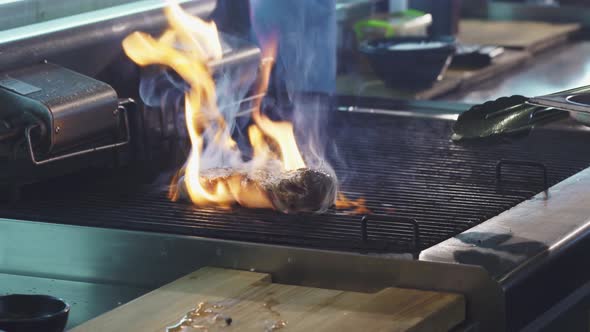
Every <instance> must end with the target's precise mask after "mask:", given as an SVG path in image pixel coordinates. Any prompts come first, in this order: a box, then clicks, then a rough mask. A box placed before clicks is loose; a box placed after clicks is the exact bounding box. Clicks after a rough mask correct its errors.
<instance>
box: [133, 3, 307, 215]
mask: <svg viewBox="0 0 590 332" xmlns="http://www.w3.org/2000/svg"><path fill="white" fill-rule="evenodd" d="M165 15H166V18H167V20H168V23H169V26H170V28H169V29H168V30H166V31H165V32H164V33H163V34H162V35H161V36H160V37H159V38H157V39H156V38H153V37H152V36H150V35H148V34H145V33H141V32H135V33H132V34H131V35H129V36H128V37H127V38H125V40H124V41H123V48H124V50H125V52H126V54H127V55H128V56H129V58H131V59H132V60H133V61H134V62H135V63H137V64H139V65H141V66H147V65H163V66H168V67H170V68H171V69H173V70H174V71H175V72H176V73H178V74H179V75H180V76H181V77H182V78H183V79H184V80H185V81H186V82H187V83H188V84H189V86H190V90H189V91H188V92H187V93H186V94H185V117H186V127H187V131H188V134H189V138H190V142H191V145H192V150H191V153H190V155H189V158H188V160H187V162H186V164H185V166H184V167H183V169H182V170H181V171H180V172H179V174H177V176H175V178H174V179H173V181H174V182H173V183H172V186H171V191H170V197H171V198H172V199H178V198H179V197H180V192H181V191H182V190H185V191H186V194H187V195H188V197H189V198H190V199H191V201H192V202H193V203H194V204H196V205H199V206H205V205H216V206H219V207H223V208H227V207H230V206H231V205H232V204H233V203H238V204H240V205H243V206H247V207H253V208H272V204H271V202H270V200H269V198H268V197H267V196H266V194H265V193H264V191H263V190H262V189H261V188H259V187H258V185H257V184H256V183H253V182H252V181H247V179H246V178H245V175H244V174H241V173H240V172H236V174H235V175H231V176H227V177H219V178H215V179H204V178H203V177H201V172H202V160H201V158H202V152H203V145H204V143H205V142H204V137H203V132H204V131H205V130H207V128H212V127H215V128H216V130H217V131H216V133H215V136H214V139H213V142H212V143H213V144H215V148H218V149H225V150H229V151H234V152H238V151H237V146H236V143H235V142H234V141H233V139H232V138H231V136H230V134H229V132H228V130H227V125H226V123H225V120H224V118H223V116H222V114H221V113H220V112H219V110H218V108H217V104H216V91H215V82H214V80H213V78H212V75H211V73H210V72H209V69H208V67H207V62H208V61H214V60H219V59H221V58H222V56H223V51H222V48H221V42H220V39H219V34H218V32H217V27H216V26H215V23H214V22H205V21H203V20H201V19H199V18H198V17H194V16H191V15H189V14H188V13H186V12H185V11H183V10H182V8H181V7H180V6H179V5H178V4H177V3H174V2H170V4H169V6H168V7H166V9H165ZM267 46H268V47H265V48H264V53H263V55H264V57H263V58H264V60H263V63H262V65H261V79H260V82H259V84H258V86H257V89H256V90H257V92H258V93H264V92H265V91H266V89H267V87H268V81H269V76H270V72H271V69H272V66H273V63H274V61H273V58H274V56H275V54H276V39H275V40H273V41H272V42H270V43H269V44H268V45H267ZM260 106H261V104H260V101H257V104H256V105H255V111H254V115H253V118H254V122H255V125H252V126H251V127H250V128H248V133H249V138H250V141H251V144H252V146H253V148H254V162H253V164H252V166H253V167H263V166H264V165H266V164H267V163H268V162H269V161H271V160H276V159H277V153H275V152H274V151H273V149H272V147H271V144H269V142H268V141H269V140H270V141H272V142H273V143H275V145H276V146H278V148H279V151H278V155H280V166H281V169H282V170H294V169H298V168H302V167H305V162H304V161H303V157H302V156H301V153H300V152H299V149H298V147H297V143H296V141H295V135H294V133H293V126H292V124H291V123H288V122H275V121H272V120H270V119H269V118H267V117H266V116H264V115H262V114H261V112H260ZM208 144H211V142H209V143H208ZM181 179H182V183H179V181H181Z"/></svg>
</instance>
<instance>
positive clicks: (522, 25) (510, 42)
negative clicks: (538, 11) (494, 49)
mask: <svg viewBox="0 0 590 332" xmlns="http://www.w3.org/2000/svg"><path fill="white" fill-rule="evenodd" d="M580 27H581V25H580V24H577V23H571V24H553V23H543V22H529V21H517V22H515V21H486V20H461V22H460V31H459V36H458V39H459V40H460V41H461V42H462V43H464V44H481V45H498V46H504V47H509V48H515V49H520V50H526V51H528V52H531V53H536V52H539V51H542V50H544V49H547V48H549V47H552V46H555V45H557V44H559V43H563V42H565V41H566V40H567V38H568V36H569V35H570V34H571V33H573V32H575V31H577V30H580Z"/></svg>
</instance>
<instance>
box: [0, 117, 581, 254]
mask: <svg viewBox="0 0 590 332" xmlns="http://www.w3.org/2000/svg"><path fill="white" fill-rule="evenodd" d="M451 127H452V122H451V121H446V120H435V119H424V118H411V117H398V116H388V115H377V114H358V113H354V114H353V113H345V112H338V114H337V115H336V116H335V119H334V121H333V123H332V128H334V130H333V134H332V137H333V138H334V139H335V143H336V146H337V149H336V150H337V152H338V153H337V155H338V158H335V156H336V154H335V153H332V154H331V159H333V160H334V162H333V166H334V168H335V170H336V172H337V174H338V176H339V178H340V179H341V180H342V181H343V184H342V191H343V192H344V193H345V194H346V195H347V196H349V197H351V198H355V197H359V196H363V197H364V198H365V199H366V200H367V206H368V208H369V209H371V210H372V211H373V212H374V213H375V214H378V215H383V216H387V215H389V216H393V217H394V218H391V219H390V218H369V219H368V225H367V227H366V228H365V229H364V233H365V234H363V227H362V223H361V216H350V215H344V214H342V213H340V212H337V211H329V213H327V214H324V215H296V216H292V215H281V214H278V213H275V212H271V211H260V210H247V209H242V208H236V209H234V210H232V211H219V210H215V209H203V208H196V207H194V206H191V205H189V204H185V203H174V202H170V201H169V200H168V199H167V198H166V193H165V191H164V190H163V189H162V186H160V187H154V186H143V185H142V186H139V185H129V184H124V185H121V183H124V182H125V181H123V180H122V179H121V178H117V177H116V176H117V175H115V176H113V175H112V174H111V175H108V176H106V177H101V176H99V175H92V176H90V175H88V174H85V175H84V174H83V175H78V176H70V177H67V178H62V179H59V180H56V181H53V182H51V183H46V184H43V185H37V186H36V187H34V191H32V192H31V193H30V194H29V195H28V197H26V199H24V200H22V201H20V202H17V203H15V204H13V205H11V206H5V207H0V216H2V217H8V218H16V219H26V220H36V221H44V222H54V223H66V224H76V225H89V226H100V227H111V228H122V229H133V230H144V231H155V232H168V233H176V234H186V235H198V236H205V237H214V238H223V239H232V240H244V241H256V242H262V243H271V244H284V245H295V246H303V247H312V248H324V249H336V250H349V251H364V250H369V251H375V252H414V251H415V248H414V244H413V241H414V226H413V225H412V224H411V223H404V222H400V221H399V220H403V219H405V220H416V221H417V224H418V226H419V230H420V234H419V240H420V242H419V245H418V246H419V248H418V249H424V248H427V247H430V246H432V245H434V244H436V243H438V242H440V241H443V240H445V239H447V238H449V237H452V236H453V235H455V234H458V233H460V232H462V231H464V230H466V229H468V228H470V227H473V226H474V225H477V224H478V223H481V222H483V221H485V220H487V219H489V218H491V217H493V216H495V215H497V214H499V213H501V212H502V211H505V210H507V209H509V208H511V207H513V206H514V205H516V204H518V203H520V202H522V201H524V200H526V199H528V198H530V197H532V196H533V195H534V194H536V193H539V192H541V191H542V190H543V189H544V184H543V174H542V169H540V168H539V167H527V165H519V164H517V165H514V164H512V163H507V164H505V165H503V166H502V185H501V186H498V185H497V184H496V165H497V163H498V162H499V161H500V160H502V159H511V160H522V161H529V162H540V163H543V164H544V165H545V166H546V168H547V176H548V183H549V185H553V184H555V183H557V182H559V181H561V180H563V179H565V178H567V177H569V176H571V175H573V174H574V173H576V172H578V171H580V170H582V169H584V168H586V167H588V166H589V165H590V154H589V153H587V152H588V148H587V145H586V144H587V143H586V142H587V139H588V132H586V131H582V130H554V129H553V130H552V129H538V130H536V131H533V133H532V134H531V135H530V136H529V137H528V138H525V139H523V140H520V141H518V142H514V143H512V144H502V145H492V146H484V145H479V146H463V145H456V144H453V143H452V142H450V140H449V137H450V133H451ZM119 175H120V173H119ZM80 176H82V179H80ZM89 179H96V181H90V180H89ZM89 182H92V183H93V184H88V183H89ZM80 183H83V185H80ZM55 188H60V189H61V190H57V191H56V190H55ZM158 188H159V189H158ZM363 235H364V236H363ZM363 237H364V238H365V240H364V241H363Z"/></svg>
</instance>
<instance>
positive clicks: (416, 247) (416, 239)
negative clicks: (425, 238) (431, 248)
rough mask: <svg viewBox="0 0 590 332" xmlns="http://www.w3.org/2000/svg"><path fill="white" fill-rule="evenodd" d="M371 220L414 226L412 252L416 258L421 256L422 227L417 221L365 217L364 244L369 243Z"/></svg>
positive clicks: (362, 230)
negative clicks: (369, 223) (369, 224)
mask: <svg viewBox="0 0 590 332" xmlns="http://www.w3.org/2000/svg"><path fill="white" fill-rule="evenodd" d="M369 219H370V220H374V221H383V222H399V223H404V224H408V225H410V226H412V246H413V249H414V250H413V251H412V255H413V256H414V258H418V255H419V254H420V226H419V225H418V222H417V221H416V220H415V219H412V218H404V217H393V216H380V215H370V216H363V218H362V219H361V240H362V243H363V244H367V243H368V242H369V235H368V222H369Z"/></svg>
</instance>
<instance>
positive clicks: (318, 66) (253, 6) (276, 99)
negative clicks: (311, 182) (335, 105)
mask: <svg viewBox="0 0 590 332" xmlns="http://www.w3.org/2000/svg"><path fill="white" fill-rule="evenodd" d="M335 8H336V4H335V0H283V1H277V0H250V17H251V24H252V34H253V37H254V39H256V40H257V41H258V43H259V44H260V46H261V47H262V48H264V47H265V44H266V43H267V40H266V38H268V36H270V35H274V36H276V37H277V39H278V52H277V57H276V61H275V66H274V70H273V75H272V80H271V89H270V90H269V93H270V94H271V95H272V96H271V98H267V100H266V106H267V107H266V109H272V110H273V111H274V113H277V114H276V116H277V117H279V118H281V119H284V120H290V121H292V122H293V124H294V127H295V130H296V136H297V137H298V143H299V144H298V145H299V148H300V151H301V153H302V154H303V156H304V158H305V161H306V164H307V165H308V166H309V167H311V168H319V169H323V170H326V171H328V172H330V173H331V174H334V171H333V170H332V167H331V166H330V165H329V163H328V162H327V160H326V150H327V149H328V148H334V146H333V144H331V142H330V137H329V136H328V134H327V132H326V128H328V126H329V123H328V121H329V119H330V116H329V112H330V111H331V110H332V107H331V105H330V100H331V99H330V98H329V96H330V95H331V94H333V92H334V89H335V77H336V40H337V38H336V33H337V32H336V16H335V15H336V14H335ZM312 93H313V94H312ZM269 104H270V105H269Z"/></svg>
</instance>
